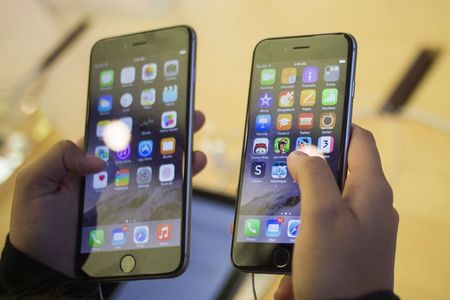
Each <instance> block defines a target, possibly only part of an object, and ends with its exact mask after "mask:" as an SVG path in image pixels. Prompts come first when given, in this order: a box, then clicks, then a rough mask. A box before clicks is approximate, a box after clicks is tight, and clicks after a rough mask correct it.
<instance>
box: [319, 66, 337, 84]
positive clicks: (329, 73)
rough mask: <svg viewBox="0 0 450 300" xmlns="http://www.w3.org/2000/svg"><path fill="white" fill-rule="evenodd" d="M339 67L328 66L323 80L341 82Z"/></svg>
mask: <svg viewBox="0 0 450 300" xmlns="http://www.w3.org/2000/svg"><path fill="white" fill-rule="evenodd" d="M339 72H340V67H339V65H332V66H326V67H325V72H324V73H323V80H325V81H328V82H330V81H338V80H339Z"/></svg>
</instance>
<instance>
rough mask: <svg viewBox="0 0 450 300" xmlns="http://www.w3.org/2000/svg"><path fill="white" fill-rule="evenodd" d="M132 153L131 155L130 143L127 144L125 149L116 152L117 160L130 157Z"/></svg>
mask: <svg viewBox="0 0 450 300" xmlns="http://www.w3.org/2000/svg"><path fill="white" fill-rule="evenodd" d="M130 155H131V150H130V145H127V146H126V147H125V148H124V149H123V150H120V151H117V152H116V160H127V159H130Z"/></svg>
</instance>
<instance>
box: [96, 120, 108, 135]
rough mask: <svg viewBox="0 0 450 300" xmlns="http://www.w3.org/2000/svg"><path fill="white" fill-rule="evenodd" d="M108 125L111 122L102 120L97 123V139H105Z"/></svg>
mask: <svg viewBox="0 0 450 300" xmlns="http://www.w3.org/2000/svg"><path fill="white" fill-rule="evenodd" d="M108 124H109V120H102V121H98V122H97V130H96V134H97V137H99V138H102V137H103V133H104V132H105V128H106V126H108Z"/></svg>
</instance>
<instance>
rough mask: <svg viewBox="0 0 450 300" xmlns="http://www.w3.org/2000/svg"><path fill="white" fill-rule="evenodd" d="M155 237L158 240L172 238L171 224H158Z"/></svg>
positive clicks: (162, 240) (163, 240)
mask: <svg viewBox="0 0 450 300" xmlns="http://www.w3.org/2000/svg"><path fill="white" fill-rule="evenodd" d="M156 238H157V239H158V241H160V242H165V241H168V240H170V239H171V238H172V225H170V224H159V225H158V227H156Z"/></svg>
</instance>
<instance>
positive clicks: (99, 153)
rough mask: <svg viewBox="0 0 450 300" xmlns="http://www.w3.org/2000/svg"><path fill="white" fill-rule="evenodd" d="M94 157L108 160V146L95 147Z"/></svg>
mask: <svg viewBox="0 0 450 300" xmlns="http://www.w3.org/2000/svg"><path fill="white" fill-rule="evenodd" d="M95 157H97V158H100V159H101V160H104V161H108V159H109V148H108V147H107V146H98V147H95Z"/></svg>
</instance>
